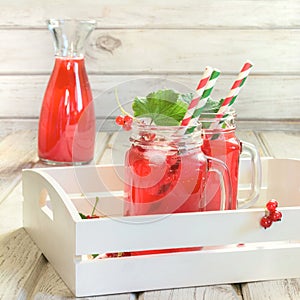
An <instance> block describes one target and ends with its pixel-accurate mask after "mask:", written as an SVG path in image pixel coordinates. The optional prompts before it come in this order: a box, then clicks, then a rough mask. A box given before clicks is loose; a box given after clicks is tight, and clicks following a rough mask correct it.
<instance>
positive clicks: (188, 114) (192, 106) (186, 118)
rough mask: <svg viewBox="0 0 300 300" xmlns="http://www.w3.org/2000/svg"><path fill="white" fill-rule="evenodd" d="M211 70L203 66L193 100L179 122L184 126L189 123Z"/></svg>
mask: <svg viewBox="0 0 300 300" xmlns="http://www.w3.org/2000/svg"><path fill="white" fill-rule="evenodd" d="M212 72H213V69H212V68H211V67H206V68H205V70H204V72H203V75H202V78H201V80H200V82H199V84H198V86H197V89H196V93H197V96H196V97H194V98H193V100H192V101H191V103H190V105H189V107H188V109H187V112H186V113H185V115H184V117H183V119H182V121H181V124H180V125H181V126H186V125H188V124H189V122H190V120H191V118H192V116H193V114H194V111H195V109H196V108H197V105H198V103H199V101H200V99H201V97H202V95H203V93H204V91H205V87H206V85H207V83H208V81H209V79H210V76H211V74H212Z"/></svg>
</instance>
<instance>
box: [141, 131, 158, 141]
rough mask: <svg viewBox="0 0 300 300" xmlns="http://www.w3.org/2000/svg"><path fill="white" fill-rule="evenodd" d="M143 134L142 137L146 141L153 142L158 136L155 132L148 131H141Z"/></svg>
mask: <svg viewBox="0 0 300 300" xmlns="http://www.w3.org/2000/svg"><path fill="white" fill-rule="evenodd" d="M141 135H142V139H143V140H144V141H146V142H152V141H154V139H155V137H156V134H155V133H148V132H143V133H141Z"/></svg>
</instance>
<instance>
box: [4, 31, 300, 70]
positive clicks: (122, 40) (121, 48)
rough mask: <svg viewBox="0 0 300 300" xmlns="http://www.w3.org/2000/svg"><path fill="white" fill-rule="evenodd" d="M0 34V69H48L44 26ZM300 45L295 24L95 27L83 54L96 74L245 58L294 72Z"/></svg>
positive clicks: (221, 64) (229, 63)
mask: <svg viewBox="0 0 300 300" xmlns="http://www.w3.org/2000/svg"><path fill="white" fill-rule="evenodd" d="M0 39H1V41H5V47H3V46H2V47H1V48H0V58H1V59H0V63H1V69H0V72H1V73H0V74H22V73H26V74H37V73H38V74H40V73H49V72H50V69H51V68H52V63H53V62H52V61H53V52H54V51H53V45H52V38H51V35H50V33H49V32H47V30H46V29H45V30H29V29H28V30H27V29H24V30H0ZM116 40H117V41H118V42H117V43H116V42H115V41H116ZM278 41H279V42H278ZM20 45H22V51H20ZM299 47H300V30H297V29H294V30H221V29H220V30H217V29H216V30H201V29H199V30H196V29H174V30H166V29H161V30H159V29H158V30H156V29H152V30H131V29H128V30H125V29H124V30H114V29H111V30H100V29H99V30H96V31H95V32H93V34H92V35H91V38H90V39H89V42H88V45H87V47H86V50H87V51H86V55H87V66H88V69H89V71H90V72H93V73H98V74H115V73H120V74H121V73H132V74H133V73H145V74H151V73H183V72H187V73H193V72H199V69H201V70H202V69H203V68H204V67H205V66H206V65H213V66H214V67H218V68H219V69H220V70H222V71H223V72H229V73H237V72H238V71H239V70H240V68H241V65H242V64H243V62H244V61H245V60H246V59H250V60H251V61H253V62H254V63H255V66H256V67H255V70H254V73H269V74H272V73H298V72H299V66H300V57H299V53H298V52H299ZM271 49H272V51H271ZM270 51H271V52H272V55H270Z"/></svg>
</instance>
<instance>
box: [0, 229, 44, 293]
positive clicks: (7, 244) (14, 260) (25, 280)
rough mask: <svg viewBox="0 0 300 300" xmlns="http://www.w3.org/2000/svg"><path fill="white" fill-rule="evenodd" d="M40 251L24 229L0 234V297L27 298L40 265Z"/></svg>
mask: <svg viewBox="0 0 300 300" xmlns="http://www.w3.org/2000/svg"><path fill="white" fill-rule="evenodd" d="M40 257H41V252H40V251H39V249H38V248H37V246H36V245H35V244H34V243H33V241H32V240H31V238H30V236H29V235H28V234H27V233H26V232H25V230H24V229H18V230H16V231H13V232H11V233H9V234H7V235H5V236H4V237H3V236H0V298H1V299H27V295H28V292H29V291H28V290H27V288H28V287H29V286H31V285H32V282H30V278H35V277H36V276H37V274H36V273H37V272H38V270H39V268H40V267H41V265H42V263H43V262H42V261H41V260H40Z"/></svg>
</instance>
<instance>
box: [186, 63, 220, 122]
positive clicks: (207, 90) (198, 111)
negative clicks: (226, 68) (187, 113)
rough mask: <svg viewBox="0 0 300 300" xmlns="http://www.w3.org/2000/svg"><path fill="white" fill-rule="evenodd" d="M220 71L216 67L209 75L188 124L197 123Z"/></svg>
mask: <svg viewBox="0 0 300 300" xmlns="http://www.w3.org/2000/svg"><path fill="white" fill-rule="evenodd" d="M220 73H221V72H220V71H219V70H218V69H214V70H213V72H212V74H211V75H210V78H209V81H208V83H207V85H206V87H205V90H204V92H203V94H202V97H201V98H200V101H199V102H198V105H197V107H196V109H195V111H194V113H193V116H192V119H191V120H190V123H189V125H192V126H193V125H197V122H198V118H199V116H200V115H201V113H202V111H203V108H204V106H205V104H206V102H207V100H208V99H209V96H210V94H211V92H212V90H213V88H214V86H215V84H216V82H217V80H218V77H219V76H220Z"/></svg>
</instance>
